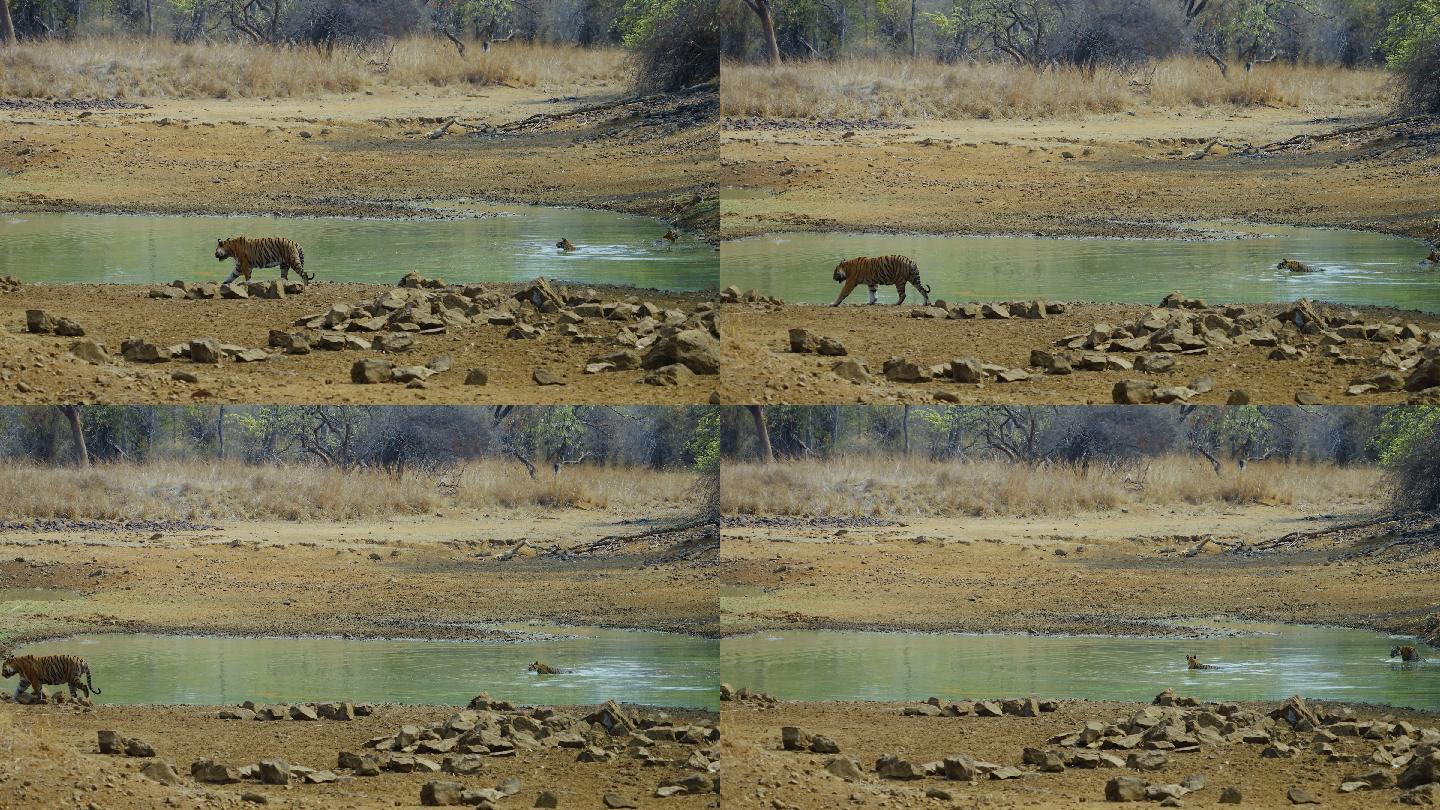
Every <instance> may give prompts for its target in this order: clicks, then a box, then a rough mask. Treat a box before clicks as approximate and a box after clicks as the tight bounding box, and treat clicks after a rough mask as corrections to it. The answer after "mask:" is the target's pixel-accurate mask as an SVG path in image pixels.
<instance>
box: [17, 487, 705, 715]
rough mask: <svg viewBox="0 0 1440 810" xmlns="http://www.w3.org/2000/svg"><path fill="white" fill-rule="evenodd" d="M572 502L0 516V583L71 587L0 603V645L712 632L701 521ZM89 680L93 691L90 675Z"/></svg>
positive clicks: (667, 512) (669, 512) (661, 511)
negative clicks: (326, 517) (278, 512)
mask: <svg viewBox="0 0 1440 810" xmlns="http://www.w3.org/2000/svg"><path fill="white" fill-rule="evenodd" d="M647 517H648V519H647V520H643V521H630V520H629V519H622V518H620V517H617V516H616V515H613V514H607V513H604V512H598V511H588V510H580V509H573V510H527V509H516V510H495V511H488V510H487V511H466V510H459V509H456V510H450V509H447V510H444V511H443V512H441V513H439V514H433V515H425V516H413V517H412V516H405V517H395V518H389V519H372V520H337V521H323V522H321V521H316V522H308V523H302V522H282V521H275V522H248V523H237V524H227V525H205V524H189V523H151V522H144V523H138V524H133V525H125V524H114V523H109V522H104V521H96V522H76V521H64V520H58V521H34V522H31V523H29V524H23V523H22V524H11V525H7V526H5V527H4V528H0V551H3V554H0V560H3V561H0V588H27V589H28V588H50V589H58V590H62V591H68V592H71V593H73V594H75V598H69V599H62V600H58V601H47V602H30V603H26V604H27V605H29V606H30V607H29V608H27V612H25V613H14V612H10V613H7V614H6V621H5V624H4V627H3V636H0V644H14V643H16V642H18V641H22V640H26V639H35V638H42V637H54V636H64V635H73V634H77V633H88V632H107V631H108V632H141V631H149V632H161V633H167V632H168V633H180V632H184V633H219V634H234V635H276V636H292V635H335V636H349V637H382V638H428V639H444V638H475V637H476V634H477V633H479V632H481V631H479V630H476V629H473V628H467V627H465V626H464V625H465V624H467V623H473V622H474V621H475V620H476V617H484V618H485V619H486V620H487V621H495V622H517V623H524V622H528V621H531V620H538V621H540V622H545V623H551V624H569V625H598V626H605V627H634V628H643V629H653V630H669V631H676V632H684V633H695V634H701V635H712V634H714V633H715V632H716V629H717V617H716V610H717V607H716V604H717V596H716V595H717V590H716V586H715V585H714V584H713V577H712V576H711V574H710V570H711V569H710V568H709V564H708V563H707V560H713V559H714V556H715V554H716V550H715V545H716V544H715V541H714V538H713V534H712V532H713V529H709V528H704V527H702V528H700V529H693V530H690V531H686V532H680V533H669V534H657V535H653V536H650V537H646V538H642V539H636V540H629V541H625V540H621V541H615V542H612V543H606V544H603V545H604V548H603V549H600V550H593V549H591V548H589V546H590V544H592V543H594V542H595V541H599V540H601V539H602V538H606V537H622V538H623V537H626V536H629V535H638V534H641V533H642V532H644V531H646V530H649V529H653V528H655V527H656V526H657V525H658V522H659V521H666V520H672V519H677V518H679V517H681V515H680V512H679V510H676V509H674V508H673V507H672V508H665V507H656V508H654V509H653V510H651V514H649V515H647ZM102 688H103V687H102Z"/></svg>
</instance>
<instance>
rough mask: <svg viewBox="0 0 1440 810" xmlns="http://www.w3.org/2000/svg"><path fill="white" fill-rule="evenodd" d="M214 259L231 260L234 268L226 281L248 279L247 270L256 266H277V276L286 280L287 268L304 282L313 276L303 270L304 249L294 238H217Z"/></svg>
mask: <svg viewBox="0 0 1440 810" xmlns="http://www.w3.org/2000/svg"><path fill="white" fill-rule="evenodd" d="M215 258H216V259H219V260H220V261H222V262H223V261H225V260H226V259H234V260H235V269H234V270H233V271H231V273H230V276H229V277H228V278H226V279H225V283H226V284H229V283H230V282H232V281H234V280H235V279H236V278H237V277H238V276H242V275H243V276H244V277H245V280H246V281H249V280H250V271H251V270H252V269H254V268H256V267H279V268H280V277H281V278H283V279H286V280H289V278H290V271H291V269H294V271H295V272H297V273H299V274H300V277H301V278H303V279H305V280H306V281H310V280H312V279H314V278H315V276H314V274H313V273H307V272H305V251H303V250H301V249H300V246H299V245H298V244H296V243H295V240H294V239H286V238H284V237H281V236H262V237H258V238H255V239H251V238H250V237H248V236H232V237H230V238H229V239H217V240H215Z"/></svg>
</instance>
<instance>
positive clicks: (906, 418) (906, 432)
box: [900, 405, 910, 456]
mask: <svg viewBox="0 0 1440 810" xmlns="http://www.w3.org/2000/svg"><path fill="white" fill-rule="evenodd" d="M900 413H901V416H900V433H901V434H902V435H903V436H904V437H905V455H906V456H909V455H910V406H909V405H903V406H901V411H900Z"/></svg>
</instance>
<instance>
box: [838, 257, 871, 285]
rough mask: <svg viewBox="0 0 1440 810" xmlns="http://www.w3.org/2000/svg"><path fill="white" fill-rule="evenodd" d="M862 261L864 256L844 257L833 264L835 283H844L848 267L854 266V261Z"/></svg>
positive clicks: (848, 271)
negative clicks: (843, 259)
mask: <svg viewBox="0 0 1440 810" xmlns="http://www.w3.org/2000/svg"><path fill="white" fill-rule="evenodd" d="M863 261H865V257H864V256H861V257H860V258H858V259H846V260H845V261H843V262H840V263H839V264H837V265H835V283H836V284H844V283H845V279H846V278H847V277H848V276H849V275H850V268H852V267H854V266H855V263H856V262H863Z"/></svg>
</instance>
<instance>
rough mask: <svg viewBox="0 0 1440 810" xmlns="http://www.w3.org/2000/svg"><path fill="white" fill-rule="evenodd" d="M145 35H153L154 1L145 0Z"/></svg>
mask: <svg viewBox="0 0 1440 810" xmlns="http://www.w3.org/2000/svg"><path fill="white" fill-rule="evenodd" d="M145 36H147V37H151V38H153V37H154V36H155V2H154V0H145Z"/></svg>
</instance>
